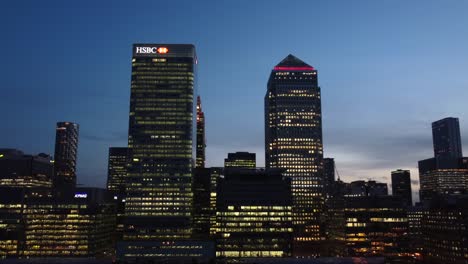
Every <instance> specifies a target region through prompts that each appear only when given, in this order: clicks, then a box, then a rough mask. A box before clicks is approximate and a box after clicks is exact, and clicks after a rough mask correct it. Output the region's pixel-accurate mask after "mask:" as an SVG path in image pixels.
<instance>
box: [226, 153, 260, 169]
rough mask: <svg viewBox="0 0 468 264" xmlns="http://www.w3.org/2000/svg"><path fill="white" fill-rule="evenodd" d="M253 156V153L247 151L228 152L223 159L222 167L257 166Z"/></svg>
mask: <svg viewBox="0 0 468 264" xmlns="http://www.w3.org/2000/svg"><path fill="white" fill-rule="evenodd" d="M255 156H256V155H255V153H249V152H236V153H228V157H227V158H226V159H224V167H225V168H232V167H237V168H255V167H256V166H257V165H256V157H255Z"/></svg>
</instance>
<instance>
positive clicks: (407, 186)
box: [392, 170, 413, 206]
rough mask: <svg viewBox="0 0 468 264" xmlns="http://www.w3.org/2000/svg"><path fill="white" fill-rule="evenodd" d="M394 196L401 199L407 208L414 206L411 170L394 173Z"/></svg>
mask: <svg viewBox="0 0 468 264" xmlns="http://www.w3.org/2000/svg"><path fill="white" fill-rule="evenodd" d="M392 195H393V196H398V197H401V198H402V199H403V201H404V203H405V205H406V206H412V205H413V200H412V198H411V176H410V171H409V170H396V171H392Z"/></svg>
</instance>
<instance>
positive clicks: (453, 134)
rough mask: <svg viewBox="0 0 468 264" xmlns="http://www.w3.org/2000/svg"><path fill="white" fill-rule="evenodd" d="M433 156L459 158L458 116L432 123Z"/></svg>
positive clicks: (460, 155) (460, 152)
mask: <svg viewBox="0 0 468 264" xmlns="http://www.w3.org/2000/svg"><path fill="white" fill-rule="evenodd" d="M432 141H433V144H434V157H435V158H461V157H463V154H462V145H461V139H460V124H459V122H458V118H454V117H447V118H444V119H441V120H438V121H435V122H433V123H432Z"/></svg>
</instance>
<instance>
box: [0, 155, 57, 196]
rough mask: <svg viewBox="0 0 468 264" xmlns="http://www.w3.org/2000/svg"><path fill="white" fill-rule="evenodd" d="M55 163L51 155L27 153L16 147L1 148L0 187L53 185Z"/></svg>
mask: <svg viewBox="0 0 468 264" xmlns="http://www.w3.org/2000/svg"><path fill="white" fill-rule="evenodd" d="M53 173H54V163H53V162H52V159H51V157H50V156H49V155H47V154H44V153H41V154H38V155H35V156H33V155H25V154H24V153H23V152H22V151H20V150H16V149H0V187H16V188H35V187H36V188H37V187H45V188H51V187H52V177H53Z"/></svg>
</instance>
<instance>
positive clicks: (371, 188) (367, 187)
mask: <svg viewBox="0 0 468 264" xmlns="http://www.w3.org/2000/svg"><path fill="white" fill-rule="evenodd" d="M386 195H388V187H387V184H386V183H380V182H376V181H353V182H351V183H345V190H344V196H346V197H359V196H386Z"/></svg>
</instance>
